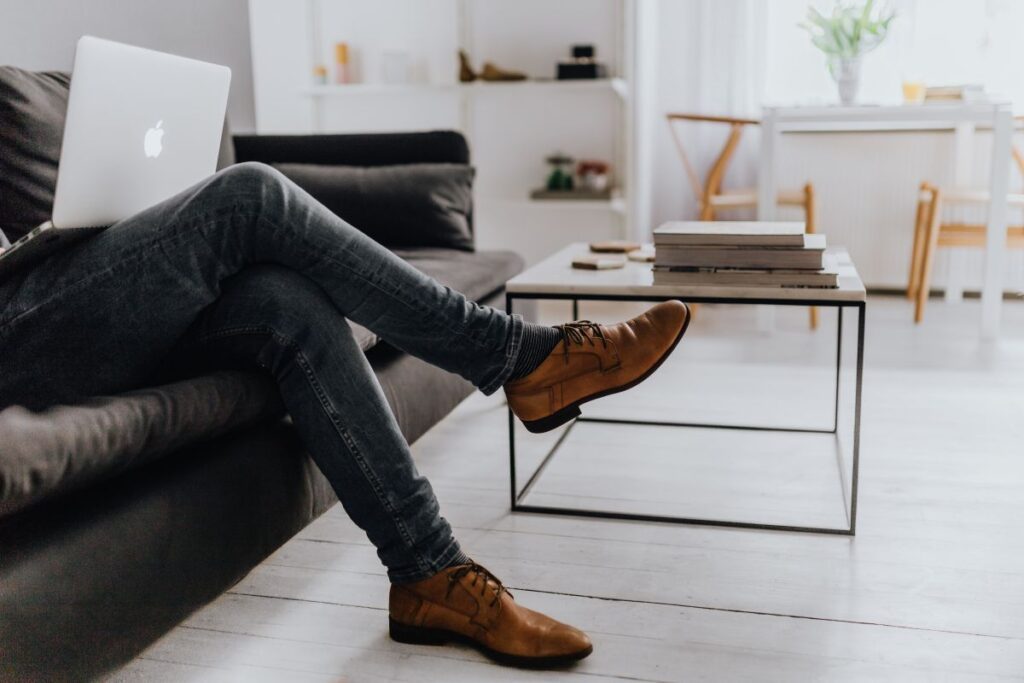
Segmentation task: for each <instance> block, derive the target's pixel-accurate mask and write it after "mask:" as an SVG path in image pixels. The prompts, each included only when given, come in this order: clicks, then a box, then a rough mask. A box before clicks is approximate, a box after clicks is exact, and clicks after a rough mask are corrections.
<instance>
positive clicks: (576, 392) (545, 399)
mask: <svg viewBox="0 0 1024 683" xmlns="http://www.w3.org/2000/svg"><path fill="white" fill-rule="evenodd" d="M689 324H690V309H689V308H688V307H687V306H686V304H684V303H682V302H679V301H666V302H664V303H660V304H658V305H657V306H654V307H652V308H650V309H649V310H647V311H646V312H645V313H643V314H642V315H639V316H637V317H635V318H633V319H631V320H627V321H626V322H622V323H618V324H617V325H598V324H596V323H592V322H590V321H587V320H581V321H580V322H575V323H568V324H566V325H559V329H560V330H561V331H562V341H560V342H558V344H557V345H556V346H555V348H554V350H553V351H552V352H551V354H550V355H549V356H548V357H547V358H545V359H544V362H543V363H541V364H540V365H539V366H537V369H536V370H534V371H533V372H531V373H530V374H528V375H526V376H525V377H521V378H519V379H517V380H513V381H512V382H509V383H508V384H506V385H505V396H506V397H507V398H508V405H509V407H510V408H511V409H512V412H513V413H515V414H516V417H518V418H519V419H520V420H522V421H523V424H524V425H526V428H527V429H528V430H530V431H531V432H534V433H540V432H547V431H550V430H552V429H554V428H555V427H558V426H560V425H563V424H565V423H566V422H568V421H569V420H571V419H573V418H574V417H577V416H578V415H579V414H580V405H581V404H583V403H586V402H587V401H592V400H594V399H595V398H599V397H601V396H607V395H609V394H615V393H618V392H620V391H625V390H626V389H629V388H630V387H633V386H636V385H637V384H639V383H640V382H642V381H644V380H645V379H647V378H648V377H649V376H650V375H651V373H653V372H654V371H655V370H657V369H658V366H660V365H661V364H662V362H664V360H665V359H666V358H668V356H669V354H670V353H672V349H674V348H675V347H676V344H678V343H679V340H680V339H682V338H683V333H685V332H686V328H687V326H688V325H689Z"/></svg>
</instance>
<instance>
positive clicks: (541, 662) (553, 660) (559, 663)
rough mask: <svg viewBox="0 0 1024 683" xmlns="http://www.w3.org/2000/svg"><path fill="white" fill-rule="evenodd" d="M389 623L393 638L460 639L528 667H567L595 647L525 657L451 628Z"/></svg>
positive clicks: (489, 654) (496, 658) (424, 641)
mask: <svg viewBox="0 0 1024 683" xmlns="http://www.w3.org/2000/svg"><path fill="white" fill-rule="evenodd" d="M388 627H389V633H390V635H391V639H392V640H394V641H396V642H399V643H408V644H410V645H446V644H448V643H450V642H459V643H465V644H466V645H470V646H471V647H473V648H475V649H477V650H479V651H480V652H481V653H482V654H484V655H485V656H486V657H488V658H489V659H491V660H493V661H495V662H497V663H498V664H503V665H505V666H514V667H518V668H524V669H554V668H560V667H566V666H569V665H571V664H574V663H576V662H578V661H579V660H581V659H583V658H584V657H586V656H587V655H589V654H590V653H591V652H593V651H594V647H593V646H590V647H588V648H587V649H585V650H580V651H579V652H574V653H572V654H568V655H557V656H549V657H523V656H521V655H510V654H508V653H506V652H498V651H497V650H492V649H491V648H489V647H487V646H486V645H484V644H482V643H479V642H477V641H475V640H473V639H472V638H470V637H469V636H467V635H464V634H462V633H456V632H454V631H448V630H445V629H440V628H426V627H424V626H409V625H408V624H403V623H401V622H398V621H395V620H394V619H392V618H390V617H389V618H388Z"/></svg>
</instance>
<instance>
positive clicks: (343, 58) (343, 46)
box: [334, 43, 352, 85]
mask: <svg viewBox="0 0 1024 683" xmlns="http://www.w3.org/2000/svg"><path fill="white" fill-rule="evenodd" d="M348 57H349V55H348V43H335V45H334V82H335V83H337V84H339V85H345V84H346V83H351V82H352V71H351V67H350V65H349V59H348Z"/></svg>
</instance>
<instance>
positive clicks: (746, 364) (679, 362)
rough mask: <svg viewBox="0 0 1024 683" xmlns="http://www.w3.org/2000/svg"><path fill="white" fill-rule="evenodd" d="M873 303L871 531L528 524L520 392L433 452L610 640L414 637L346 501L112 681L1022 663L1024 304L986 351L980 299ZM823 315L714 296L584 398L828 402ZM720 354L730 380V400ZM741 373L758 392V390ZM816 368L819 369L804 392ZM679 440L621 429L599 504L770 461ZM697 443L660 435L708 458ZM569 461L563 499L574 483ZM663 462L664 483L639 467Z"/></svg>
mask: <svg viewBox="0 0 1024 683" xmlns="http://www.w3.org/2000/svg"><path fill="white" fill-rule="evenodd" d="M869 306H870V310H869V315H868V346H867V354H866V375H865V384H864V415H863V441H862V451H861V480H860V483H861V489H860V500H859V504H860V508H859V518H858V534H857V536H856V538H847V537H838V536H828V535H813V534H811V535H808V534H796V533H783V532H767V531H748V530H734V529H723V528H712V527H695V526H677V525H665V524H647V523H629V522H616V521H602V520H594V519H583V518H573V517H551V516H539V515H526V514H515V515H513V514H510V513H509V512H508V456H507V434H506V413H505V409H504V406H503V404H502V403H501V400H500V397H491V398H485V397H483V396H480V395H476V396H474V397H472V398H470V399H468V400H467V401H466V402H465V403H463V404H462V405H461V406H460V407H459V408H458V410H456V412H455V413H453V414H452V415H451V416H450V417H449V418H447V419H446V420H445V421H444V422H442V423H441V424H440V425H438V426H437V427H436V428H435V429H434V430H433V431H432V432H431V433H429V434H428V435H426V436H425V437H424V438H423V439H421V440H420V441H419V442H418V443H417V444H416V445H415V447H414V451H415V453H416V457H417V463H418V465H419V466H420V468H421V470H422V471H423V472H424V473H425V474H427V475H428V476H429V477H430V479H431V481H432V482H433V483H434V485H435V488H436V490H437V493H438V496H439V498H440V499H441V502H442V507H443V510H444V513H445V515H446V517H447V518H448V519H449V520H450V521H451V522H452V524H453V526H454V527H455V529H456V532H457V534H458V537H459V538H460V540H461V541H462V543H463V545H464V547H465V548H466V550H467V551H468V552H470V553H471V554H472V555H473V556H474V557H475V558H476V559H477V560H479V561H480V562H482V563H483V564H485V565H486V566H488V567H489V568H491V569H492V570H493V571H494V572H495V573H496V574H498V575H499V576H501V577H502V578H503V579H504V580H505V582H506V583H507V585H508V586H509V587H510V588H511V590H512V591H513V593H514V594H515V596H516V598H517V599H518V600H519V601H521V602H522V603H524V604H526V605H528V606H531V607H534V608H536V609H540V610H543V611H547V612H549V613H551V614H552V615H554V616H556V617H558V618H561V619H563V620H566V621H569V622H571V623H573V624H575V625H577V626H579V627H581V628H583V629H585V630H587V631H588V632H589V633H590V634H591V635H592V637H593V638H594V642H595V651H594V654H593V655H592V656H591V657H590V658H589V659H587V660H585V661H584V662H582V663H581V664H580V665H579V666H578V667H576V668H575V669H572V670H570V671H567V672H559V673H552V672H523V671H517V670H513V669H508V668H503V667H499V666H496V665H493V664H491V663H489V662H488V661H487V660H486V659H484V658H483V657H482V656H480V655H479V654H477V653H476V652H475V651H473V650H471V649H468V648H465V647H455V646H452V647H445V648H432V647H427V646H409V645H400V644H397V643H393V642H391V641H390V640H389V639H388V637H387V613H386V607H387V583H386V580H385V577H384V572H383V569H382V568H381V566H380V565H379V563H378V561H377V559H376V556H375V554H374V552H373V549H372V548H371V547H370V546H369V545H368V543H367V542H366V540H365V538H364V537H363V536H362V534H361V532H360V531H359V530H358V529H357V528H355V527H354V525H353V524H352V523H351V522H349V521H348V519H347V518H346V516H345V514H344V512H343V511H342V510H341V508H340V507H337V506H336V507H335V508H333V509H332V510H331V511H330V512H329V513H327V514H326V515H325V516H324V517H323V518H321V519H320V520H318V521H317V522H315V523H314V524H312V525H311V526H310V527H309V528H307V529H306V530H305V531H304V532H302V533H301V534H300V535H299V536H298V537H297V538H295V539H293V540H292V541H291V542H290V543H288V544H287V545H285V546H284V547H283V548H282V549H281V550H280V551H279V552H277V553H276V554H274V555H273V556H272V557H271V558H269V559H268V560H267V561H266V562H264V563H263V564H262V565H261V566H260V567H258V568H256V569H255V570H254V571H253V572H252V573H251V574H250V575H249V576H248V577H247V578H246V579H245V580H243V581H242V582H241V583H240V584H238V585H237V586H236V587H235V588H234V589H232V590H231V591H229V592H228V593H227V594H226V595H224V596H222V597H221V598H220V599H219V600H217V601H216V602H214V603H213V604H212V605H210V606H208V607H207V608H206V609H204V610H202V611H200V612H199V613H197V614H195V615H194V616H193V617H192V618H190V619H189V620H188V621H187V622H185V623H184V624H182V625H181V626H180V627H178V628H177V629H175V630H174V631H172V632H171V633H169V634H168V635H167V636H166V637H164V638H163V639H162V640H160V641H158V642H157V643H156V644H154V645H153V646H152V647H151V648H150V649H149V650H147V651H146V652H145V653H144V654H143V655H142V656H140V657H139V658H138V659H137V660H135V661H134V662H132V663H131V664H129V665H128V666H127V667H125V668H124V669H123V670H121V671H120V672H118V673H117V674H115V675H114V676H112V680H119V681H120V680H158V681H159V680H167V681H222V680H229V681H292V680H295V681H301V680H316V681H338V680H348V681H445V682H448V681H484V680H486V681H490V680H496V681H518V680H537V681H557V680H566V681H609V680H628V681H684V680H685V681H695V680H713V681H734V680H757V681H765V680H773V681H774V680H778V681H811V680H865V681H877V680H896V681H914V680H929V681H931V680H950V681H963V680H996V679H1014V678H1024V303H1022V302H1012V303H1008V305H1007V306H1006V307H1005V315H1006V320H1005V333H1004V335H1003V339H1002V340H1001V341H1000V342H999V343H997V344H992V345H986V344H984V343H981V342H979V340H978V332H977V330H978V324H977V320H978V305H977V302H965V303H963V304H959V305H947V304H944V303H941V302H939V301H938V300H935V301H933V302H932V304H931V306H930V307H929V310H928V313H927V319H926V321H925V323H924V324H923V325H921V326H919V327H916V328H915V327H914V326H913V325H912V324H911V322H910V320H911V310H910V306H909V304H908V303H907V302H905V301H903V300H900V299H897V298H879V297H876V298H874V299H872V300H871V302H870V304H869ZM622 313H623V309H621V308H620V309H618V310H609V309H601V310H593V311H591V310H589V309H587V308H584V310H583V314H584V315H587V316H591V317H598V318H606V317H610V318H615V317H618V315H620V314H622ZM804 321H805V313H804V312H802V311H780V312H779V316H778V331H777V332H776V333H775V334H774V335H771V336H770V337H765V336H760V337H759V336H757V335H756V333H755V332H754V327H755V322H754V316H753V315H752V312H751V311H750V310H749V309H747V310H745V311H743V310H735V309H725V308H720V307H704V308H702V309H701V311H700V314H699V316H698V318H697V320H696V321H695V323H694V325H693V327H691V330H690V332H689V333H688V335H687V338H686V339H685V340H684V341H683V343H682V345H681V346H680V347H679V350H678V351H677V353H676V357H677V358H674V359H673V361H672V362H671V363H669V364H666V366H665V368H663V371H661V372H659V375H656V376H655V378H652V381H651V383H650V386H648V385H646V384H645V385H644V386H643V387H640V388H638V389H636V390H635V391H634V392H630V394H627V395H623V396H622V397H620V398H616V399H607V400H606V402H605V403H604V404H602V403H595V404H594V405H593V408H592V410H590V411H586V412H588V413H593V414H596V413H600V412H601V411H610V410H612V409H613V408H620V409H623V410H629V409H632V410H641V409H642V410H654V409H656V408H657V407H658V406H666V405H668V406H676V407H678V406H683V407H688V409H689V410H705V411H710V412H711V413H714V414H717V412H720V411H724V410H726V409H728V408H730V407H732V408H738V409H739V411H740V413H741V414H740V417H743V418H746V419H753V415H754V413H757V414H758V415H760V414H768V415H775V416H778V415H783V414H787V411H786V406H789V407H790V408H792V409H793V410H791V411H790V412H789V413H788V414H790V415H793V414H805V413H806V412H808V411H811V410H812V409H813V406H808V405H806V404H807V403H808V400H809V399H808V397H813V399H812V400H810V402H811V403H814V402H816V401H818V400H820V396H822V394H820V393H819V392H820V391H821V389H820V388H815V386H814V385H813V380H814V379H815V377H816V374H815V373H817V374H818V375H820V376H821V377H826V376H827V372H826V371H827V368H828V363H829V362H831V359H832V358H834V346H832V344H834V341H833V339H834V337H833V336H832V335H831V334H830V333H829V332H828V331H826V330H822V331H819V332H818V333H817V334H812V333H810V332H807V331H806V330H805V323H804ZM742 339H745V340H746V341H740V340H742ZM701 367H704V368H707V367H714V368H717V369H718V371H716V372H715V373H710V374H711V375H712V376H714V375H716V374H717V375H719V376H721V377H722V378H725V379H723V380H722V382H721V383H720V386H719V387H718V394H717V395H716V394H715V387H714V386H713V385H711V384H710V383H709V381H708V380H709V379H710V378H709V377H708V376H706V375H708V374H709V373H707V372H705V373H704V374H703V375H702V374H701V371H700V370H699V368H701ZM772 367H777V368H781V370H782V372H781V374H779V373H778V372H776V374H775V375H774V376H773V375H772V374H771V372H772V371H771V370H770V368H772ZM688 368H689V369H688ZM815 368H817V370H816V369H815ZM822 372H825V373H826V374H821V373H822ZM662 375H663V376H662ZM744 376H746V377H753V378H757V382H755V386H753V387H751V388H749V389H747V390H740V389H742V386H741V387H740V389H737V386H736V382H737V377H740V378H742V377H744ZM691 377H692V378H693V381H692V382H691V381H688V378H691ZM798 379H799V380H812V383H811V384H809V385H804V386H806V387H807V388H806V389H803V390H797V389H796V388H795V386H796V385H795V384H794V382H795V381H796V380H798ZM723 387H724V389H723ZM776 389H777V391H776ZM826 389H827V385H826ZM723 391H724V392H725V393H724V394H723ZM824 395H825V397H826V398H825V400H826V401H827V395H828V392H827V391H826V393H825V394H824ZM779 396H782V397H783V398H779ZM615 401H619V403H617V404H616V403H614V402H615ZM794 411H795V412H794ZM826 413H827V411H826ZM573 438H574V436H570V439H569V441H567V444H568V443H570V442H571V440H572V439H573ZM659 438H660V437H657V436H652V435H645V436H643V437H638V438H637V440H636V441H635V442H633V444H632V446H630V445H629V443H627V446H626V448H625V449H624V450H623V451H621V455H620V457H616V458H611V457H609V456H608V454H607V453H603V452H601V445H602V443H603V444H605V445H608V444H610V443H616V442H617V440H616V438H615V437H614V435H613V434H605V435H604V436H603V437H602V438H599V439H596V442H595V443H591V444H589V445H588V446H587V447H583V446H580V447H578V448H577V452H575V453H571V454H570V453H566V456H567V457H569V456H570V455H571V457H572V458H573V459H574V461H575V462H576V463H578V467H579V469H580V475H581V479H583V478H585V479H586V480H587V482H588V483H587V486H592V487H596V488H594V489H593V491H592V492H591V493H588V494H587V495H588V496H590V500H591V502H592V501H593V499H595V497H598V494H600V496H603V497H604V500H605V501H606V502H607V503H608V504H609V505H622V504H624V503H622V501H630V502H633V503H635V502H637V501H640V502H642V501H643V499H644V497H645V495H646V494H647V493H651V492H650V491H648V490H647V489H644V487H650V486H659V485H660V486H661V489H660V491H654V492H653V493H652V495H654V494H657V495H660V496H661V497H662V498H664V499H665V500H667V501H671V500H672V496H671V495H670V494H671V492H672V487H671V486H668V487H666V485H665V483H664V482H665V480H671V478H672V477H675V478H676V479H677V480H678V481H679V482H680V489H679V490H681V491H683V490H685V491H689V494H688V496H687V497H688V499H689V498H694V499H698V498H700V496H699V495H698V491H697V490H696V489H697V488H699V487H696V488H695V487H693V486H692V481H691V486H690V488H689V489H686V488H685V484H686V482H687V481H688V478H689V479H692V478H693V477H700V476H707V473H708V472H714V471H718V472H719V474H718V475H714V476H717V480H720V481H719V484H718V485H722V486H728V485H730V482H729V481H728V480H729V478H728V477H722V476H721V474H720V472H723V471H724V472H734V473H735V477H734V478H733V481H732V482H731V485H732V486H733V489H732V490H731V493H732V497H733V498H736V497H738V496H742V495H743V492H744V490H745V487H744V485H743V484H744V482H749V483H751V484H756V483H757V482H756V478H757V469H756V468H757V467H758V465H757V462H758V460H757V459H756V458H755V459H753V460H750V459H749V458H748V461H747V462H746V464H745V465H744V464H742V463H743V462H744V461H742V460H740V461H737V460H735V459H730V452H727V451H726V450H722V451H720V452H717V453H707V452H702V453H700V454H692V453H691V455H694V457H695V458H698V459H696V460H695V459H693V458H687V453H682V454H680V457H678V458H676V459H672V458H671V457H670V455H668V454H667V452H662V451H664V450H665V449H664V448H662V450H661V451H658V448H659V441H658V439H659ZM681 438H682V437H680V436H678V435H673V436H666V437H664V438H663V439H662V441H661V446H664V444H666V443H670V444H675V445H679V444H682V445H683V446H688V447H689V448H684V449H683V450H684V451H689V450H696V449H697V447H698V445H699V442H693V441H686V440H685V439H684V440H682V441H680V440H679V439H681ZM618 442H619V443H621V440H618ZM524 448H527V447H526V446H524ZM797 450H799V449H797ZM654 451H658V452H657V454H656V455H653V456H652V455H651V453H652V452H654ZM587 452H590V453H592V454H593V461H592V462H591V463H589V464H588V463H587V462H586V454H587ZM560 456H561V453H560ZM801 456H803V457H806V458H810V455H809V452H808V453H801V452H786V451H785V449H783V450H782V451H778V450H776V451H769V452H766V454H765V457H764V458H761V459H760V462H761V463H765V462H767V463H769V464H770V465H772V466H773V467H776V468H777V467H778V466H780V465H779V461H778V459H779V458H781V459H782V460H783V461H784V462H785V463H788V464H793V463H799V462H800V457H801ZM716 458H717V461H718V462H720V464H721V468H722V469H721V470H717V469H716V468H715V467H714V463H715V459H716ZM555 462H559V459H558V458H556V461H555ZM737 462H740V463H741V464H739V465H738V464H737ZM808 462H809V460H808ZM751 463H754V464H751ZM561 466H562V467H563V470H562V471H559V472H556V471H551V472H550V474H551V475H552V476H553V477H555V478H554V479H552V480H551V482H553V483H551V484H545V485H547V486H549V488H550V491H549V492H548V494H551V495H554V494H555V493H557V492H558V487H559V482H561V484H562V485H564V483H565V477H566V474H567V472H566V471H565V468H564V465H561ZM760 466H761V467H764V465H760ZM554 467H555V465H554V464H553V465H552V468H554ZM656 468H661V469H660V470H658V469H656ZM730 468H731V469H730ZM744 468H746V469H744ZM751 468H753V469H751ZM652 469H654V470H655V471H654V474H660V473H663V474H664V476H663V477H662V476H654V477H651V476H637V475H638V473H640V474H646V475H650V474H652V472H651V470H652ZM776 471H777V470H776ZM602 474H607V475H608V476H607V477H602V476H601V475H602ZM791 474H792V477H793V478H794V481H798V482H802V483H801V484H800V486H796V487H795V488H794V489H793V490H789V489H788V488H787V489H786V490H785V491H784V492H783V493H784V494H785V495H779V496H776V497H775V498H777V500H776V499H775V498H772V497H771V496H770V495H768V496H767V497H766V495H765V494H764V492H763V491H762V492H760V493H759V494H758V496H759V501H760V503H762V504H763V505H767V506H768V508H772V509H774V508H777V507H778V506H779V505H783V504H784V501H787V500H791V501H792V502H793V503H794V505H795V506H796V507H795V508H794V510H795V511H796V512H799V511H800V510H801V507H800V506H801V505H805V504H806V500H807V499H808V497H810V498H812V499H813V497H814V496H815V495H819V496H823V495H825V494H822V493H821V492H820V491H818V492H817V494H816V493H815V491H814V490H812V489H813V486H816V485H827V484H828V480H827V479H828V478H827V477H817V478H816V477H809V478H807V477H805V478H803V479H801V473H800V471H792V472H791ZM542 481H543V482H547V481H548V480H547V479H542ZM737 482H739V483H737ZM538 486H541V484H538ZM780 486H781V484H780ZM762 488H763V487H762ZM729 493H730V489H728V488H724V489H722V492H721V495H706V496H704V498H703V499H700V502H702V503H707V504H708V505H709V506H713V505H715V504H721V503H723V502H724V503H726V504H727V505H734V506H735V505H743V504H744V501H743V500H726V501H723V500H720V499H721V498H725V497H728V494H729ZM748 493H749V491H748ZM769 493H770V492H769ZM832 493H835V495H839V493H838V489H834V490H832ZM548 494H545V495H548ZM751 495H752V494H751ZM655 497H657V496H655ZM825 497H828V496H827V495H825ZM677 498H678V497H677ZM833 500H834V499H833ZM765 501H767V502H765ZM780 501H783V502H780ZM676 502H678V500H677V501H676ZM684 502H685V501H684ZM694 504H696V503H694ZM754 507H757V506H754ZM755 512H757V510H755ZM760 512H764V510H760Z"/></svg>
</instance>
